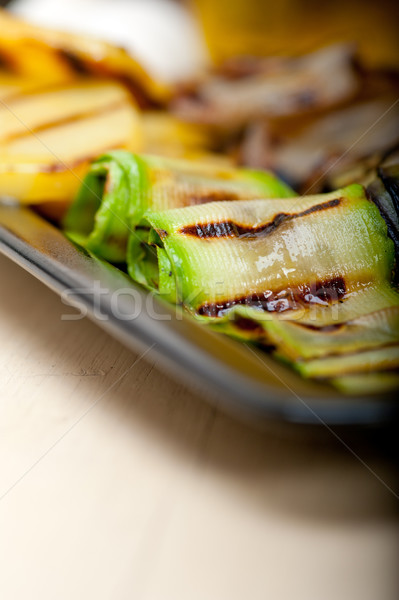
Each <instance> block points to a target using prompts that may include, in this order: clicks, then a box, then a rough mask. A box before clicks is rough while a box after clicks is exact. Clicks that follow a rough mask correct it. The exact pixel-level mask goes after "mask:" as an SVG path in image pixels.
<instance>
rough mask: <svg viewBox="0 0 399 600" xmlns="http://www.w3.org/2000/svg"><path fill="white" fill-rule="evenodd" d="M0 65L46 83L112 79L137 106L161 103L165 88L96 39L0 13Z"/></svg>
mask: <svg viewBox="0 0 399 600" xmlns="http://www.w3.org/2000/svg"><path fill="white" fill-rule="evenodd" d="M0 64H1V65H2V67H3V68H5V69H7V70H8V71H10V72H14V73H17V74H20V75H23V76H27V77H30V78H33V79H35V80H37V81H39V80H40V81H42V82H45V83H62V82H69V81H73V80H74V79H76V77H81V76H82V75H85V76H87V75H94V76H96V77H110V76H111V77H113V78H117V79H119V80H120V81H122V82H123V83H124V84H126V85H127V86H128V87H129V89H130V90H131V91H132V93H133V95H134V96H135V98H136V100H137V101H138V102H139V104H141V105H144V106H147V105H153V104H156V105H158V104H160V103H161V104H162V103H163V102H165V101H166V100H168V99H169V96H170V90H169V89H168V87H167V86H165V85H163V84H160V83H158V82H156V81H155V80H154V79H152V78H151V77H150V75H149V74H148V73H147V72H146V71H145V70H144V69H143V67H142V66H141V65H140V64H139V63H138V62H137V61H136V60H134V59H133V58H132V57H131V56H130V55H129V54H128V53H127V52H126V51H125V50H123V49H122V48H118V47H116V46H113V45H112V44H108V43H106V42H103V41H101V40H98V39H96V38H92V37H88V36H81V35H76V34H71V33H64V32H60V31H54V30H52V29H47V28H44V27H38V26H36V25H31V24H30V23H25V22H24V21H21V20H20V19H18V18H15V17H14V16H12V15H10V14H9V13H7V12H6V11H4V10H0Z"/></svg>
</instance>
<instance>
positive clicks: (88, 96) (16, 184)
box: [0, 81, 142, 203]
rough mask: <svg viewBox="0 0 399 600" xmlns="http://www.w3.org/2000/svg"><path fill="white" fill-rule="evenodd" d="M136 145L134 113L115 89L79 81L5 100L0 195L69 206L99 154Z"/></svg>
mask: <svg viewBox="0 0 399 600" xmlns="http://www.w3.org/2000/svg"><path fill="white" fill-rule="evenodd" d="M141 145H142V131H141V124H140V120H139V114H138V111H137V108H136V107H135V105H134V104H133V103H132V100H131V97H130V95H129V93H128V92H127V91H126V89H125V88H123V87H122V86H121V85H119V84H118V83H115V82H107V81H98V82H95V81H85V82H84V81H81V82H79V83H76V84H73V85H63V86H57V87H50V88H46V89H39V90H36V91H31V92H29V93H24V94H18V95H15V96H9V97H8V98H6V99H5V100H2V102H1V103H0V195H1V196H12V197H14V198H17V199H18V200H20V201H22V202H29V203H37V202H44V201H50V200H51V201H52V200H57V201H60V200H69V201H70V200H72V198H73V197H74V195H75V194H76V191H77V190H78V188H79V187H80V184H81V180H82V178H83V176H84V174H85V172H86V171H87V168H88V165H89V163H90V161H91V160H93V159H94V158H95V157H96V156H98V154H99V153H101V152H102V151H104V150H106V149H112V148H120V147H122V148H128V149H131V150H139V149H140V148H141Z"/></svg>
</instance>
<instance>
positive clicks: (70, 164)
mask: <svg viewBox="0 0 399 600" xmlns="http://www.w3.org/2000/svg"><path fill="white" fill-rule="evenodd" d="M123 143H124V140H123V141H122V140H120V141H119V142H116V143H115V144H113V145H112V146H106V147H103V148H100V149H98V150H97V151H96V153H95V154H87V155H86V156H81V157H80V158H77V159H75V160H72V161H68V160H61V159H60V162H54V163H51V164H48V165H46V164H44V165H41V166H40V167H38V172H39V173H61V172H68V171H70V172H72V171H73V169H76V168H77V167H80V166H82V165H84V164H85V163H89V162H91V161H92V160H93V159H94V158H96V157H98V156H100V155H101V154H104V153H105V152H109V151H110V150H114V149H116V148H123ZM10 171H11V172H12V169H10ZM15 171H17V169H15ZM72 174H73V173H72Z"/></svg>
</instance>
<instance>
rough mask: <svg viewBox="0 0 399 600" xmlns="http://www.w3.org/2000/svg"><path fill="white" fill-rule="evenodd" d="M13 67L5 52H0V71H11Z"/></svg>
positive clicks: (10, 57) (13, 64)
mask: <svg viewBox="0 0 399 600" xmlns="http://www.w3.org/2000/svg"><path fill="white" fill-rule="evenodd" d="M14 67H15V61H14V60H13V58H12V56H10V55H9V54H8V53H7V52H6V51H4V50H0V69H3V70H4V71H8V72H9V71H12V70H13V69H14Z"/></svg>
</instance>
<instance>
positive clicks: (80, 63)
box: [56, 48, 91, 75]
mask: <svg viewBox="0 0 399 600" xmlns="http://www.w3.org/2000/svg"><path fill="white" fill-rule="evenodd" d="M56 53H57V54H58V56H59V57H60V58H61V60H62V62H63V63H65V64H66V65H67V67H68V68H70V69H72V71H74V72H75V73H77V74H78V75H88V74H89V73H91V69H90V66H89V65H88V63H87V62H86V61H85V60H84V59H82V58H80V56H78V55H77V54H76V53H75V52H72V51H71V50H66V49H65V48H60V49H59V50H57V51H56Z"/></svg>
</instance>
